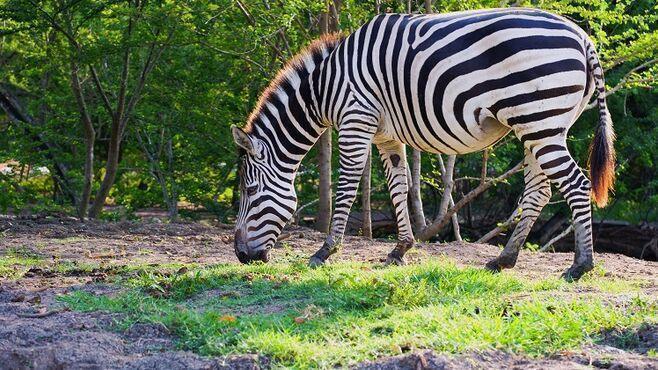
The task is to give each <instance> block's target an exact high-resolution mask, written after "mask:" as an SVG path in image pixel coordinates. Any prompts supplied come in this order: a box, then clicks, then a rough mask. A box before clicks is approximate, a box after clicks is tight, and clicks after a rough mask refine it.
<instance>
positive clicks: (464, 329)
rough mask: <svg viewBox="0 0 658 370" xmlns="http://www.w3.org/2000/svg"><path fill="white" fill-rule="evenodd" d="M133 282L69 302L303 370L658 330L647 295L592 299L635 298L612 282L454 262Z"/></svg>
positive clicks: (190, 273) (570, 344)
mask: <svg viewBox="0 0 658 370" xmlns="http://www.w3.org/2000/svg"><path fill="white" fill-rule="evenodd" d="M133 276H134V277H132V278H129V279H128V280H126V281H125V284H126V285H127V286H128V287H129V289H128V290H126V291H125V292H124V293H121V294H119V295H115V296H112V297H108V296H96V295H93V294H89V293H84V292H75V293H72V294H69V295H67V296H63V297H61V298H60V300H61V301H62V302H64V303H66V304H67V305H68V306H69V307H71V308H73V309H76V310H82V311H96V310H103V311H110V312H120V313H124V314H126V315H127V316H126V321H125V322H124V323H123V325H122V326H124V327H125V326H128V325H130V324H131V323H133V322H136V321H139V322H151V323H160V324H163V325H165V326H166V327H167V328H168V329H169V330H170V331H171V332H172V333H174V334H175V335H176V337H177V338H178V345H179V346H180V348H182V349H187V350H192V351H196V352H199V353H201V354H206V355H226V354H232V353H244V352H255V353H262V354H265V355H267V356H270V357H271V358H272V359H273V361H274V364H275V366H284V367H295V368H307V367H323V368H324V367H335V366H339V367H342V366H347V365H350V364H354V363H357V362H360V361H363V360H367V359H373V358H376V357H379V356H387V355H396V354H400V353H402V352H403V351H409V350H413V349H418V348H433V349H435V350H437V351H441V352H448V353H462V352H466V351H469V350H487V349H502V350H507V351H512V352H520V353H525V354H530V355H541V354H550V353H554V352H557V351H562V350H572V349H575V348H578V347H579V346H580V345H583V344H586V343H589V342H592V341H596V340H597V338H598V335H599V333H601V331H602V330H604V329H606V330H607V329H610V328H620V329H622V328H627V327H631V326H637V325H639V324H641V323H643V322H652V320H655V310H656V308H657V307H656V303H655V300H654V301H652V300H650V299H649V298H648V297H646V296H643V295H641V294H639V293H638V294H637V296H636V298H634V299H631V300H625V301H624V302H623V303H619V302H608V301H606V300H604V299H601V298H595V297H592V296H588V295H587V294H583V293H582V292H583V291H603V292H609V291H610V292H612V291H615V289H617V288H618V287H620V286H621V287H623V290H624V291H626V292H629V291H633V290H636V289H637V288H636V286H635V285H634V284H633V283H631V282H627V281H619V280H616V279H614V278H610V277H604V276H602V275H588V276H587V278H586V279H585V281H583V282H580V283H576V284H568V283H565V282H562V281H559V280H557V279H546V280H526V279H520V278H515V277H513V276H511V275H508V274H498V275H493V274H490V273H488V272H486V271H483V270H478V269H474V268H460V267H457V266H455V265H454V264H453V263H451V262H448V261H439V262H425V263H422V264H419V265H414V266H406V267H394V268H386V269H378V268H373V267H372V266H371V265H369V264H355V263H347V264H345V263H340V264H333V265H331V266H329V267H326V268H321V269H309V268H307V267H306V266H305V265H302V264H301V263H299V262H298V261H296V260H295V261H293V262H292V263H290V264H269V265H255V266H254V265H252V266H236V265H218V266H213V267H207V268H200V269H199V268H196V269H193V268H191V269H189V270H184V272H179V273H162V272H161V271H159V270H155V269H153V270H145V271H143V272H140V273H137V274H134V275H133ZM528 292H529V293H528ZM613 304H614V305H619V304H620V305H621V306H622V307H617V308H618V309H610V307H611V305H613ZM348 348H349V350H346V349H348Z"/></svg>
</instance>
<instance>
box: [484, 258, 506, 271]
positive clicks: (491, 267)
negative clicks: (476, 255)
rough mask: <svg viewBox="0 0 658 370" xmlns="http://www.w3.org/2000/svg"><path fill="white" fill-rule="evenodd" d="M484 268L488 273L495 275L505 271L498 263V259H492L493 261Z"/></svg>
mask: <svg viewBox="0 0 658 370" xmlns="http://www.w3.org/2000/svg"><path fill="white" fill-rule="evenodd" d="M484 268H485V269H486V270H487V271H491V272H493V273H498V272H501V271H503V266H501V265H500V263H499V262H498V258H496V259H492V260H491V261H489V262H487V264H486V265H485V266H484Z"/></svg>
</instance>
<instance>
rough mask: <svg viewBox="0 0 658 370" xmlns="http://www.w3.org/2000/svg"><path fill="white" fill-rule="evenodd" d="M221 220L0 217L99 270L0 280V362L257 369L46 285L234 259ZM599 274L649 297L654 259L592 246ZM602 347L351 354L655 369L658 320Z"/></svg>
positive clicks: (296, 248) (384, 365)
mask: <svg viewBox="0 0 658 370" xmlns="http://www.w3.org/2000/svg"><path fill="white" fill-rule="evenodd" d="M286 233H287V238H286V239H285V240H284V241H283V243H282V246H280V247H279V248H277V249H275V250H274V251H273V252H272V258H273V260H274V261H276V260H277V259H283V258H285V256H286V255H287V254H291V253H294V254H302V255H309V256H310V255H311V254H312V253H313V252H314V251H315V250H316V249H317V248H318V247H319V246H320V245H321V244H322V241H323V236H322V234H320V233H317V232H315V231H312V230H308V229H304V228H293V229H291V230H287V231H286ZM232 243H233V239H232V232H231V228H230V226H227V225H219V224H218V225H210V224H200V223H176V224H166V223H159V222H153V223H144V222H142V223H133V222H123V223H93V222H92V223H85V224H81V223H79V222H77V221H76V220H73V219H48V218H46V219H35V220H18V219H0V255H4V254H6V253H8V252H9V251H21V253H24V254H28V255H35V256H40V257H42V258H45V259H47V260H54V261H70V262H76V263H79V264H83V263H94V264H100V265H101V266H102V268H100V269H97V270H93V271H91V272H89V271H82V270H81V271H79V272H76V271H75V270H73V271H71V272H68V273H66V274H59V273H55V272H52V271H44V270H40V269H33V270H31V271H29V272H28V273H27V274H26V275H25V277H23V278H21V279H19V280H7V279H5V280H2V279H1V278H0V369H5V368H6V369H24V368H38V369H76V368H86V369H95V368H117V369H118V368H129V369H156V368H158V369H160V368H166V369H188V368H192V369H221V368H238V369H255V368H267V367H269V362H268V359H267V358H265V357H263V356H258V355H242V356H230V357H227V358H207V357H200V356H198V355H196V354H193V353H190V352H183V351H177V350H176V349H175V346H174V338H173V337H172V336H171V335H170V333H168V332H167V330H166V328H164V327H158V326H155V325H146V324H138V325H134V326H133V327H131V328H130V329H128V330H126V331H124V332H118V331H116V330H113V329H112V323H113V322H114V320H115V319H116V317H114V316H112V315H109V314H102V313H92V314H89V313H79V312H68V311H62V310H60V309H58V308H57V305H56V304H55V297H56V295H57V294H64V293H66V292H70V291H71V290H75V289H84V290H88V291H91V292H93V293H95V294H112V293H113V292H114V291H115V290H116V289H117V288H115V287H113V286H111V285H108V284H105V283H104V281H105V279H106V277H107V274H108V273H110V271H111V270H112V268H113V266H124V265H127V264H144V263H147V264H163V263H174V262H181V263H199V264H215V263H238V261H237V258H236V257H235V254H234V253H233V246H232ZM393 246H394V242H393V241H369V240H365V239H363V238H359V237H346V240H345V245H344V248H343V250H342V251H341V252H340V253H339V254H338V255H336V256H334V257H332V259H333V260H358V261H370V262H375V263H378V262H380V261H383V260H384V259H385V257H386V255H387V253H388V252H389V251H390V250H391V249H392V248H393ZM498 252H499V249H498V248H497V247H495V246H491V245H485V244H474V243H447V244H440V243H433V244H422V245H419V246H418V248H417V249H416V250H415V252H413V253H410V254H409V258H408V261H409V262H411V263H413V262H414V261H418V260H421V259H425V258H436V256H447V257H449V258H451V259H453V260H455V261H456V262H457V263H459V264H462V265H471V266H477V267H481V266H483V265H484V264H485V263H486V262H487V261H488V260H489V259H491V258H493V257H495V256H496V255H497V254H498ZM572 258H573V256H572V254H570V253H530V252H526V253H522V255H521V256H520V258H519V262H518V264H517V267H516V268H515V270H514V271H513V272H504V273H515V274H519V275H521V276H528V277H544V276H559V274H560V273H561V272H562V271H564V270H565V269H566V268H567V267H568V266H569V265H570V264H571V260H572ZM595 259H596V262H597V263H598V264H600V265H601V266H602V268H603V271H605V273H606V274H610V275H611V276H616V277H620V278H622V279H632V280H642V281H644V283H643V285H642V289H643V291H644V292H645V293H646V294H648V295H650V296H651V295H653V296H657V295H658V263H657V262H650V261H641V260H637V259H633V258H630V257H626V256H621V255H612V254H597V255H596V256H595ZM620 335H623V336H629V335H630V336H632V337H633V338H635V339H636V341H635V342H636V343H637V346H635V347H633V348H625V349H620V348H615V347H614V343H617V342H618V341H615V340H614V338H615V336H620ZM608 336H609V337H610V341H609V342H610V345H605V344H601V345H596V346H591V347H588V348H583V349H582V350H581V351H578V352H573V353H571V352H570V353H561V354H558V355H555V356H552V357H551V358H544V359H529V358H525V357H522V356H517V355H511V354H508V353H504V352H500V351H490V352H485V353H471V354H465V355H460V356H453V357H446V356H442V355H438V354H436V353H434V352H432V351H425V352H418V353H414V354H410V355H405V356H400V357H391V358H383V359H379V360H377V361H374V362H368V363H363V364H361V365H359V367H361V368H364V369H422V368H433V369H460V368H473V369H475V368H518V369H547V368H555V369H557V368H592V367H594V368H611V369H658V359H656V358H655V357H651V356H647V352H648V351H650V350H658V326H649V327H645V328H643V329H641V331H640V332H634V333H609V334H608Z"/></svg>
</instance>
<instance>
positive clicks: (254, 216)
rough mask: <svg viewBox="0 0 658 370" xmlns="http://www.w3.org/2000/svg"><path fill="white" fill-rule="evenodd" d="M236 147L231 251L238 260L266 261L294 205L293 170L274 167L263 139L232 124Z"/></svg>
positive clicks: (294, 207) (270, 153)
mask: <svg viewBox="0 0 658 370" xmlns="http://www.w3.org/2000/svg"><path fill="white" fill-rule="evenodd" d="M231 130H232V132H233V139H234V140H235V143H236V144H237V145H238V147H239V150H240V164H239V166H240V167H239V170H238V176H239V178H240V179H239V180H240V211H239V212H238V217H237V219H236V222H235V242H234V246H235V254H236V255H237V257H238V260H240V262H242V263H248V262H252V261H263V262H267V261H268V260H269V250H270V248H272V246H273V245H274V243H275V242H276V240H277V238H278V237H279V234H281V230H282V229H283V226H284V225H285V224H286V222H288V220H290V218H291V217H292V214H293V212H294V211H295V209H296V207H297V195H296V194H295V188H294V186H293V183H294V173H288V172H287V171H279V170H277V166H276V165H275V163H274V161H275V160H276V158H275V157H274V154H273V152H272V151H271V150H270V148H269V146H268V145H267V144H266V142H265V141H263V140H260V139H258V138H256V137H254V135H253V134H250V133H247V132H245V131H243V130H242V129H240V128H238V127H236V126H233V127H232V129H231Z"/></svg>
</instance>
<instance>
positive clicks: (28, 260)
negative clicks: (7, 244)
mask: <svg viewBox="0 0 658 370" xmlns="http://www.w3.org/2000/svg"><path fill="white" fill-rule="evenodd" d="M45 262H46V261H45V259H44V258H43V256H41V255H39V254H37V253H35V252H34V251H32V250H30V249H28V248H9V249H7V251H6V252H5V254H4V255H0V278H4V279H18V278H20V277H22V276H23V274H25V272H27V271H28V270H29V269H30V268H31V267H35V266H41V265H43V264H44V263H45Z"/></svg>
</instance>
